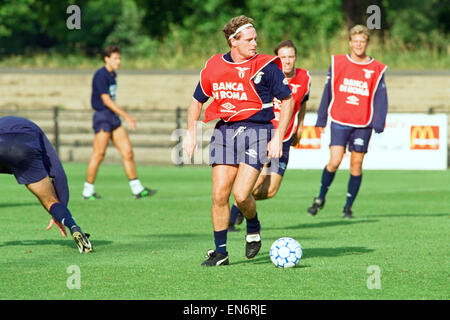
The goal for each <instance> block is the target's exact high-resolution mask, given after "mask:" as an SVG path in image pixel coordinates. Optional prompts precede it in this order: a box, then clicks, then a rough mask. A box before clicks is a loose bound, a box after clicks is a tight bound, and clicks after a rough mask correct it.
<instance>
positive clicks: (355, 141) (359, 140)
mask: <svg viewBox="0 0 450 320" xmlns="http://www.w3.org/2000/svg"><path fill="white" fill-rule="evenodd" d="M353 144H354V145H357V146H363V145H364V140H363V139H361V138H356V139H355V140H354V141H353Z"/></svg>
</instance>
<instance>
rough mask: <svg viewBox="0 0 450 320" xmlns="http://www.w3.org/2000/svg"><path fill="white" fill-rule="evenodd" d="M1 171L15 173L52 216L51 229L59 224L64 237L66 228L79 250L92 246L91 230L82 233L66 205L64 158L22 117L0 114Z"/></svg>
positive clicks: (89, 248)
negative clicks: (61, 158)
mask: <svg viewBox="0 0 450 320" xmlns="http://www.w3.org/2000/svg"><path fill="white" fill-rule="evenodd" d="M0 173H6V174H14V176H15V178H16V180H17V182H18V183H19V184H24V185H25V186H26V187H27V188H28V190H30V191H31V192H32V193H33V194H34V195H35V196H36V197H37V198H38V199H39V201H40V202H41V204H42V206H43V207H44V208H45V210H47V212H48V213H50V215H51V216H52V218H51V219H50V224H49V225H48V227H47V230H49V229H50V228H51V227H52V226H53V225H56V226H57V227H58V228H59V230H60V232H61V235H62V236H63V237H66V236H67V232H66V228H65V227H67V228H69V230H70V233H71V235H72V237H73V239H74V240H75V243H76V244H77V246H78V250H79V251H80V253H87V252H91V251H92V250H93V248H92V244H91V243H90V241H89V239H88V238H89V234H85V233H83V231H81V228H80V227H79V226H78V225H77V224H76V223H75V221H74V220H73V217H72V215H71V213H70V211H69V209H68V208H67V203H68V202H69V188H68V185H67V177H66V174H65V172H64V169H63V167H62V164H61V162H60V161H59V158H58V156H57V154H56V151H55V149H53V147H52V145H51V143H50V142H49V141H48V139H47V137H46V136H45V134H44V132H43V131H42V130H41V129H40V128H39V127H38V126H37V125H36V124H35V123H33V122H32V121H30V120H28V119H25V118H21V117H11V116H8V117H3V118H0Z"/></svg>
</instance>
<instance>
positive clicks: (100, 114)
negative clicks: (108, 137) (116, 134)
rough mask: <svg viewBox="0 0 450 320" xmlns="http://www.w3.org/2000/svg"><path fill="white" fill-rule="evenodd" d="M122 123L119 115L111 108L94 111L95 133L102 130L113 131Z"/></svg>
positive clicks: (93, 126)
mask: <svg viewBox="0 0 450 320" xmlns="http://www.w3.org/2000/svg"><path fill="white" fill-rule="evenodd" d="M121 124H122V122H121V121H120V118H119V116H118V115H117V114H115V113H114V112H112V111H111V110H109V109H108V110H102V111H95V112H94V116H93V125H92V128H93V129H94V132H95V133H98V132H99V131H100V130H103V131H105V132H113V131H114V130H116V129H117V128H118V127H120V125H121Z"/></svg>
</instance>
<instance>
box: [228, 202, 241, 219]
mask: <svg viewBox="0 0 450 320" xmlns="http://www.w3.org/2000/svg"><path fill="white" fill-rule="evenodd" d="M240 212H241V210H239V208H238V207H236V205H234V204H233V206H232V207H231V211H230V223H235V222H236V218H237V216H238V215H239V213H240Z"/></svg>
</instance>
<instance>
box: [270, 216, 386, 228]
mask: <svg viewBox="0 0 450 320" xmlns="http://www.w3.org/2000/svg"><path fill="white" fill-rule="evenodd" d="M373 222H378V220H374V219H369V220H367V219H366V220H358V219H352V220H340V221H323V222H318V223H302V224H299V225H295V226H285V227H279V228H264V230H292V229H307V228H326V227H336V226H345V225H353V224H359V223H373Z"/></svg>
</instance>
